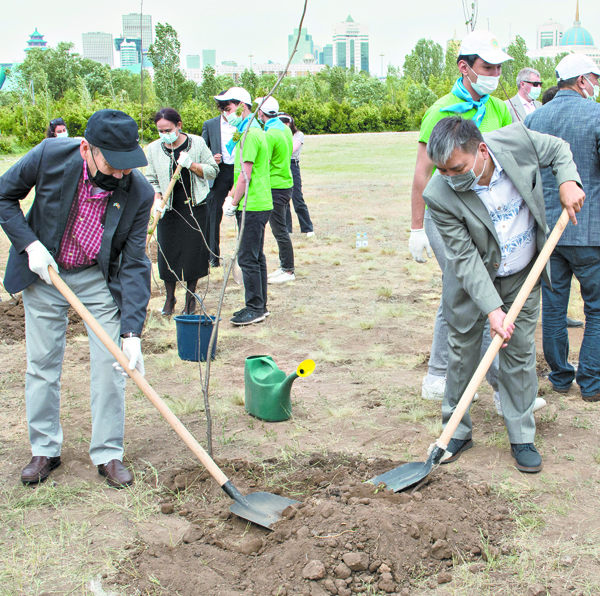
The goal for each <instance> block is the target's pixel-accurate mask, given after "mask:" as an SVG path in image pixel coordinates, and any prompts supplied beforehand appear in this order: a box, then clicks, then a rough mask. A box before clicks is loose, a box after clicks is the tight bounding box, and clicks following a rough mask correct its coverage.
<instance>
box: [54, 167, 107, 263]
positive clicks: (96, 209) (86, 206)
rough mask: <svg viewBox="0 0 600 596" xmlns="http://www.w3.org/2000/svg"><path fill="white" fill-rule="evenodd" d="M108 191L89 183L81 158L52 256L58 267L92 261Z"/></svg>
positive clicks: (102, 226) (94, 259) (99, 243)
mask: <svg viewBox="0 0 600 596" xmlns="http://www.w3.org/2000/svg"><path fill="white" fill-rule="evenodd" d="M111 194H112V192H109V191H105V190H101V189H99V188H98V187H97V186H93V185H92V183H91V182H90V179H89V176H88V168H87V164H86V162H85V161H84V162H83V173H82V174H81V178H79V185H78V186H77V194H76V195H75V199H74V200H73V204H72V205H71V211H70V212H69V217H68V219H67V226H66V228H65V233H64V234H63V237H62V240H61V242H60V251H59V253H58V255H57V258H56V262H57V263H58V265H59V267H61V269H65V270H67V269H76V268H78V267H84V266H86V265H93V264H94V263H95V262H96V257H97V256H98V253H99V252H100V245H101V244H102V235H103V234H104V220H105V212H106V205H107V203H108V197H110V195H111Z"/></svg>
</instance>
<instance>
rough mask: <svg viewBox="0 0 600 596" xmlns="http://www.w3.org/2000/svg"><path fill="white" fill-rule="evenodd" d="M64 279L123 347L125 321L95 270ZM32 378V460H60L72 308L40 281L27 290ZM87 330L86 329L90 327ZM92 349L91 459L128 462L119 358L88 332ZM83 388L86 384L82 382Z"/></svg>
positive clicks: (28, 386) (28, 387)
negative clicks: (62, 391)
mask: <svg viewBox="0 0 600 596" xmlns="http://www.w3.org/2000/svg"><path fill="white" fill-rule="evenodd" d="M61 277H62V278H63V280H64V281H65V282H66V284H67V285H68V286H69V287H70V288H71V290H73V292H74V293H75V294H76V295H77V297H78V298H79V299H80V300H81V302H83V304H84V305H85V306H86V307H87V309H88V310H89V311H90V312H91V314H92V316H94V317H95V318H96V320H97V321H98V322H99V323H100V325H101V326H102V327H103V328H104V329H105V330H106V332H107V333H108V334H109V335H110V337H111V338H112V339H113V341H114V342H115V343H116V344H117V345H120V339H119V337H120V329H121V324H120V320H121V316H120V313H119V309H118V308H117V305H116V304H115V301H114V299H113V297H112V295H111V293H110V291H109V289H108V286H107V285H106V281H105V279H104V276H103V275H102V273H101V272H100V268H99V267H98V266H97V265H96V266H94V267H90V268H89V269H84V270H82V271H78V272H71V273H68V272H61ZM23 304H24V306H25V337H26V341H27V373H26V376H25V403H26V408H27V424H28V427H29V440H30V442H31V453H32V455H34V456H36V455H44V456H46V457H56V456H58V455H60V452H61V446H62V442H63V432H62V428H61V425H60V377H61V372H62V363H63V358H64V353H65V346H66V329H67V322H68V320H67V312H68V310H69V303H68V302H67V300H66V299H65V298H64V297H63V296H62V294H61V293H60V292H59V291H58V290H57V289H56V288H55V287H54V286H50V285H48V284H46V283H45V282H44V281H42V280H41V279H38V280H36V281H35V282H34V283H33V284H31V285H30V286H29V287H28V288H26V289H25V290H23ZM86 327H87V325H86ZM87 331H88V339H89V347H90V394H91V402H90V403H91V412H92V437H91V441H90V457H91V459H92V462H93V464H94V465H99V464H105V463H108V462H109V461H110V460H112V459H118V460H120V461H122V460H123V437H124V433H125V378H124V377H123V376H122V375H121V373H119V372H117V371H116V370H115V369H114V368H113V366H112V364H113V362H114V361H115V359H114V357H113V356H112V355H111V354H110V352H109V351H108V350H107V349H106V348H105V347H104V345H103V344H102V343H101V342H100V340H99V339H98V338H97V337H96V335H95V334H94V333H93V332H91V331H90V329H89V328H87ZM81 381H82V384H83V378H82V379H81Z"/></svg>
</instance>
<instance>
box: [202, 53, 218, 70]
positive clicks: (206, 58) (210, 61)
mask: <svg viewBox="0 0 600 596" xmlns="http://www.w3.org/2000/svg"><path fill="white" fill-rule="evenodd" d="M216 64H217V50H202V68H206V67H207V66H216Z"/></svg>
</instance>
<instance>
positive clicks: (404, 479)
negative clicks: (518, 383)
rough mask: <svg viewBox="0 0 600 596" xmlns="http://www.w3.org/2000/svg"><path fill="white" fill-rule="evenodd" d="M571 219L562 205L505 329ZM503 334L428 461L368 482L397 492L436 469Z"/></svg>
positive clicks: (451, 418)
mask: <svg viewBox="0 0 600 596" xmlns="http://www.w3.org/2000/svg"><path fill="white" fill-rule="evenodd" d="M568 223H569V215H568V214H567V210H566V209H563V212H562V214H561V216H560V218H559V220H558V221H557V222H556V226H555V227H554V230H552V234H550V236H549V238H548V240H547V241H546V244H545V245H544V248H543V249H542V251H541V252H540V254H539V256H538V258H537V259H536V261H535V263H534V265H533V267H532V268H531V271H530V272H529V275H528V276H527V278H526V279H525V283H524V284H523V286H522V287H521V289H520V290H519V293H518V294H517V297H516V298H515V301H514V302H513V304H512V306H511V307H510V310H509V311H508V313H506V317H505V319H504V323H503V327H504V329H506V328H507V327H508V326H509V325H511V324H512V323H514V322H515V319H516V318H517V315H518V314H519V312H521V309H522V308H523V305H524V304H525V301H526V300H527V298H528V296H529V294H530V293H531V290H532V289H533V286H534V285H535V283H536V282H537V280H538V278H539V277H540V275H541V274H542V271H543V270H544V267H545V266H546V263H547V261H548V259H549V258H550V255H551V254H552V251H553V250H554V247H555V246H556V243H557V242H558V240H559V238H560V237H561V235H562V233H563V231H564V229H565V227H566V226H567V224H568ZM502 343H503V338H502V337H501V336H500V335H496V336H495V337H494V339H493V340H492V343H491V344H490V347H489V348H488V349H487V351H486V353H485V354H484V356H483V358H482V360H481V362H480V363H479V366H478V367H477V370H476V371H475V374H474V375H473V378H472V379H471V382H470V383H469V384H468V385H467V388H466V389H465V392H464V393H463V395H462V397H461V398H460V401H459V402H458V404H457V405H456V409H455V410H454V412H453V414H452V416H451V417H450V420H448V424H446V428H445V429H444V432H443V433H442V434H441V436H440V438H439V439H438V440H437V441H436V442H435V445H434V447H433V450H432V452H431V454H430V455H429V458H428V459H427V461H426V462H424V463H423V462H413V463H409V464H404V465H402V466H398V467H397V468H394V469H393V470H390V471H389V472H385V473H384V474H380V475H379V476H375V477H374V478H371V479H370V480H369V481H368V482H371V483H372V484H375V485H379V484H381V483H383V484H385V486H386V488H388V489H390V490H393V491H394V492H398V491H401V490H404V489H406V488H409V487H410V486H413V485H415V484H418V483H419V482H421V481H422V480H424V479H425V478H426V477H427V476H428V475H429V473H430V472H431V471H432V470H433V468H434V466H435V467H437V465H438V464H439V463H440V461H441V460H442V457H443V456H444V453H445V452H446V448H447V447H448V443H449V441H450V439H451V438H452V435H453V434H454V431H455V430H456V428H457V427H458V424H459V422H460V421H461V420H462V417H463V416H464V415H465V412H466V411H467V409H468V408H469V406H470V405H471V401H472V400H473V396H474V395H475V392H476V391H477V388H478V387H479V385H480V384H481V383H482V381H483V379H484V377H485V373H486V372H487V371H488V368H489V367H490V366H491V365H492V361H493V360H494V357H495V356H496V354H497V353H498V351H499V350H500V347H501V346H502Z"/></svg>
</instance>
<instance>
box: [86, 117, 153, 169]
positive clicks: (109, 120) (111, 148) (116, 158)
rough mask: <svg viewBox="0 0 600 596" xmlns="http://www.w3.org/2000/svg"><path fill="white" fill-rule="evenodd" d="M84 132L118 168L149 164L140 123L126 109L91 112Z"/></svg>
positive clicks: (109, 162) (108, 161)
mask: <svg viewBox="0 0 600 596" xmlns="http://www.w3.org/2000/svg"><path fill="white" fill-rule="evenodd" d="M83 136H84V137H85V140H86V141H87V142H88V143H90V144H91V145H94V146H95V147H98V149H100V151H101V152H102V155H103V156H104V159H105V160H106V161H107V163H108V165H109V166H111V167H113V168H115V170H129V169H132V168H139V167H142V166H146V165H148V160H147V159H146V155H145V154H144V151H143V149H142V148H141V147H140V146H139V140H140V137H139V134H138V126H137V124H136V122H135V120H134V119H133V118H132V117H131V116H128V115H127V114H126V113H125V112H121V111H120V110H98V111H97V112H95V113H94V114H92V115H91V116H90V119H89V120H88V122H87V127H86V129H85V132H84V133H83Z"/></svg>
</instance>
